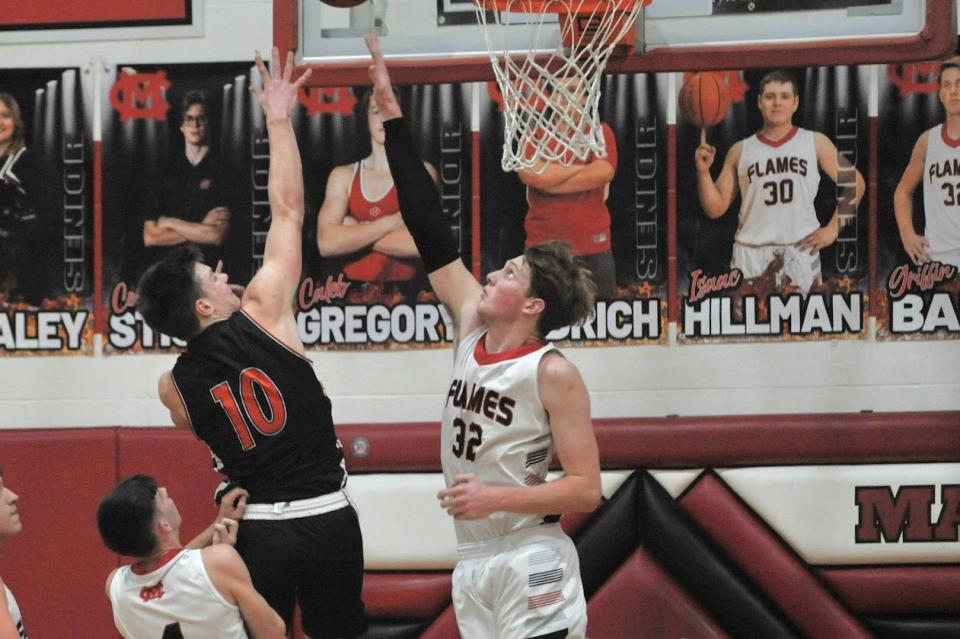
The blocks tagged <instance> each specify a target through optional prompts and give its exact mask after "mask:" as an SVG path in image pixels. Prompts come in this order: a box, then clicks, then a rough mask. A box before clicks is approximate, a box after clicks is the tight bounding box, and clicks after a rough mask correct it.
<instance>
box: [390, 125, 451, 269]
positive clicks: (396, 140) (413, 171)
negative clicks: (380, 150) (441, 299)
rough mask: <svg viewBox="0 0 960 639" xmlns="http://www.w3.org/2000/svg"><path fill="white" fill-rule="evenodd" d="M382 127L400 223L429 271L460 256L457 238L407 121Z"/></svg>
mask: <svg viewBox="0 0 960 639" xmlns="http://www.w3.org/2000/svg"><path fill="white" fill-rule="evenodd" d="M383 127H384V129H385V130H386V134H387V139H386V149H387V160H388V161H389V163H390V173H391V174H392V175H393V182H394V184H396V185H397V198H398V199H399V200H400V214H401V215H402V216H403V223H404V224H406V225H407V229H408V230H409V231H410V235H412V236H413V241H414V242H415V243H416V245H417V250H418V251H420V258H421V259H422V260H423V263H424V265H425V266H426V267H427V272H429V273H432V272H433V271H436V270H437V269H439V268H442V267H444V266H446V265H447V264H449V263H450V262H452V261H454V260H457V259H460V253H459V251H458V250H457V241H456V239H455V238H454V237H453V233H452V232H451V230H450V224H449V222H448V221H447V219H446V216H445V215H444V214H443V207H442V206H441V205H440V194H439V193H438V192H437V185H436V184H434V182H433V179H431V177H430V174H429V173H428V172H427V169H426V167H424V166H423V160H422V158H421V157H420V155H419V154H418V153H417V150H416V147H415V146H414V143H413V136H411V135H410V129H409V128H408V127H407V123H406V121H405V120H404V118H395V119H393V120H387V121H386V122H384V123H383Z"/></svg>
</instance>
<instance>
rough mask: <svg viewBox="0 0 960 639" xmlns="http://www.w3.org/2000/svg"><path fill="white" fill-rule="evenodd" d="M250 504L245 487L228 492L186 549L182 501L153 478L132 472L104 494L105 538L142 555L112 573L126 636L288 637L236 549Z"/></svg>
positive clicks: (118, 549) (110, 588) (119, 623)
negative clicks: (214, 516)
mask: <svg viewBox="0 0 960 639" xmlns="http://www.w3.org/2000/svg"><path fill="white" fill-rule="evenodd" d="M245 506H246V491H244V490H242V489H240V488H234V489H233V490H231V491H230V492H228V493H226V495H224V496H223V498H222V500H221V506H220V513H219V514H218V516H217V519H216V520H215V521H214V523H213V524H211V525H210V526H209V527H208V528H207V529H206V530H205V531H204V532H202V533H200V535H198V536H197V537H196V538H195V539H194V540H193V541H191V542H190V543H189V544H187V545H186V546H185V547H184V546H183V545H181V543H180V523H181V519H180V513H179V512H178V511H177V505H176V504H175V503H174V501H173V499H172V498H171V497H170V496H169V495H168V494H167V491H166V489H165V488H163V487H158V486H157V484H156V482H155V481H154V480H153V479H152V478H150V477H147V476H144V475H134V476H132V477H129V478H127V479H125V480H123V481H121V482H120V483H119V484H117V485H116V486H115V487H114V488H113V489H112V490H111V491H110V492H109V493H107V495H106V496H105V497H104V498H103V499H102V500H101V502H100V505H99V506H98V508H97V526H98V527H99V529H100V536H101V538H102V539H103V542H104V544H105V545H106V546H107V547H108V548H109V549H110V550H112V551H114V552H115V553H117V554H119V555H125V556H128V557H136V558H137V561H136V562H135V563H133V564H131V565H127V566H123V567H121V568H117V569H116V570H114V571H113V572H112V573H110V576H109V577H107V583H106V590H107V597H109V599H110V605H111V607H112V608H113V621H114V624H115V625H116V627H117V630H119V631H120V634H121V635H122V636H123V637H125V638H127V639H139V638H141V637H190V638H191V639H246V638H247V637H248V636H250V637H254V638H255V639H264V638H270V639H283V638H284V637H285V636H286V626H285V625H284V623H283V620H282V619H281V618H280V615H278V614H277V613H276V612H274V610H273V609H272V608H270V606H269V605H268V604H267V602H266V601H265V600H264V598H263V597H262V596H260V594H259V593H258V592H257V591H256V590H255V589H254V587H253V582H252V581H251V580H250V573H249V572H247V567H246V566H245V565H244V563H243V560H242V559H240V555H239V554H238V553H237V551H236V550H234V548H233V544H234V543H235V542H236V533H237V523H236V522H237V520H239V519H240V517H241V516H242V515H243V511H244V508H245ZM244 625H246V629H245V628H244ZM248 632H249V633H250V634H249V635H248V634H247V633H248Z"/></svg>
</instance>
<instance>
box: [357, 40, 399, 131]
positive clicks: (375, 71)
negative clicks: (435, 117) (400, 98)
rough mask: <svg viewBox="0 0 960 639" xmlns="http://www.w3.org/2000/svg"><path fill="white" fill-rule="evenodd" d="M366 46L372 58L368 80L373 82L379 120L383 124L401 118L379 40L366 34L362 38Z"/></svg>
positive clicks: (374, 99)
mask: <svg viewBox="0 0 960 639" xmlns="http://www.w3.org/2000/svg"><path fill="white" fill-rule="evenodd" d="M363 41H364V42H366V44H367V50H368V51H370V57H371V58H373V64H371V65H370V69H369V72H370V79H371V80H372V81H373V101H374V102H376V103H377V108H378V109H380V119H381V120H382V121H384V122H386V121H387V120H392V119H394V118H399V117H401V116H403V111H401V110H400V103H399V102H397V96H396V94H394V92H393V86H392V84H391V83H390V73H389V72H388V71H387V63H386V61H384V59H383V53H382V52H381V51H380V40H378V39H377V35H376V34H375V33H368V34H367V35H365V36H364V37H363Z"/></svg>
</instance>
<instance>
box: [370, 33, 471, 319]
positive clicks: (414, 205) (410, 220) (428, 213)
mask: <svg viewBox="0 0 960 639" xmlns="http://www.w3.org/2000/svg"><path fill="white" fill-rule="evenodd" d="M366 42H367V48H368V49H369V50H370V55H371V56H372V58H373V65H371V67H370V77H371V79H372V80H373V98H374V100H376V102H377V107H378V108H379V109H380V117H381V118H382V119H383V126H384V129H385V130H386V134H387V139H386V150H387V159H388V161H389V162H390V173H391V174H392V175H393V181H394V183H395V184H396V185H397V197H398V199H399V200H400V212H401V215H402V216H403V222H404V224H406V226H407V229H408V230H409V231H410V234H411V235H412V236H413V239H414V241H415V242H416V245H417V249H418V251H419V252H420V257H421V259H422V260H423V263H424V265H425V266H426V269H427V273H429V277H430V285H431V286H432V287H433V290H434V291H435V292H436V294H437V297H438V298H439V299H440V301H441V302H442V303H443V305H444V306H446V307H447V311H448V312H449V313H450V314H451V315H452V316H453V319H454V323H455V325H456V327H457V336H458V337H459V336H461V335H466V334H467V333H469V332H470V331H472V330H473V329H474V328H476V327H477V326H479V323H480V319H479V316H478V315H477V301H478V299H479V297H480V291H481V286H480V283H479V282H478V281H477V280H476V279H475V278H474V277H473V275H471V273H470V271H468V270H467V268H466V266H464V265H463V262H462V261H461V260H460V253H459V251H458V248H457V243H456V240H455V239H454V237H453V233H452V232H451V231H450V226H449V223H448V221H447V219H446V216H444V214H443V207H442V206H441V205H440V194H439V193H438V192H437V187H436V184H434V182H433V180H432V179H431V177H430V173H429V172H428V171H427V169H426V168H425V167H424V165H423V161H422V159H421V158H420V156H419V154H418V153H417V150H416V147H415V145H414V142H413V136H412V135H410V131H409V129H408V128H407V125H406V122H405V121H404V118H403V113H402V112H401V110H400V104H399V103H398V102H397V100H396V96H394V94H393V90H392V89H391V86H390V75H389V74H388V73H387V65H386V63H385V62H384V60H383V55H382V54H381V53H380V45H379V43H378V42H377V38H376V36H375V35H368V36H367V37H366Z"/></svg>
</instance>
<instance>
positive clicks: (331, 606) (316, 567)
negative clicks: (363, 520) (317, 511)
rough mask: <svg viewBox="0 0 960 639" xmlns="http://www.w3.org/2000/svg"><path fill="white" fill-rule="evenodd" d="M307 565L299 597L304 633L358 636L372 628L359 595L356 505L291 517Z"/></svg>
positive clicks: (360, 561)
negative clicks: (310, 515)
mask: <svg viewBox="0 0 960 639" xmlns="http://www.w3.org/2000/svg"><path fill="white" fill-rule="evenodd" d="M288 523H291V524H295V527H296V530H297V531H298V532H297V536H298V538H299V539H300V548H299V550H300V561H301V563H302V564H303V571H302V572H301V576H300V581H299V584H298V587H297V600H298V602H299V603H300V612H301V614H302V618H303V631H304V632H305V633H306V634H307V636H309V637H312V638H313V639H326V638H328V637H346V638H349V637H359V636H360V635H362V634H363V633H364V632H365V631H366V629H367V619H366V611H365V609H364V605H363V601H362V600H361V599H360V591H361V589H362V587H363V539H362V537H361V535H360V523H359V520H358V519H357V512H356V511H355V510H354V509H353V507H352V506H346V507H344V508H338V509H337V510H334V511H331V512H328V513H324V514H322V515H316V516H314V517H304V518H302V519H295V520H291V521H290V522H288Z"/></svg>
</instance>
